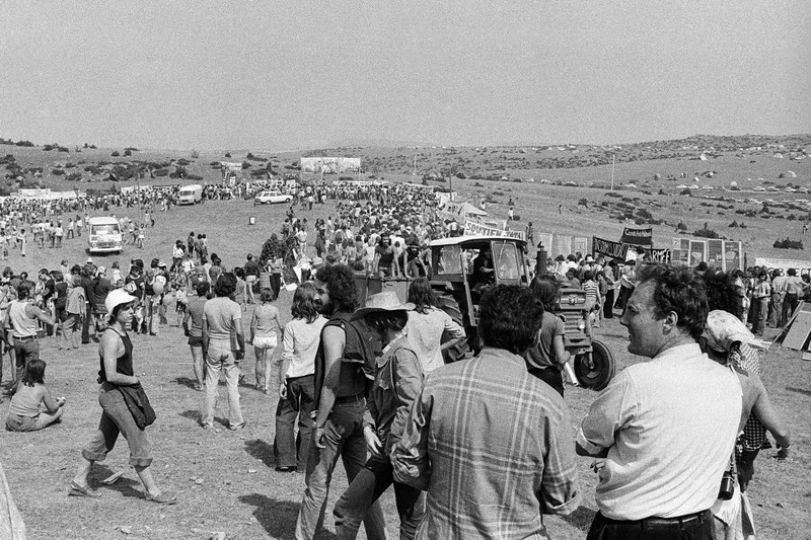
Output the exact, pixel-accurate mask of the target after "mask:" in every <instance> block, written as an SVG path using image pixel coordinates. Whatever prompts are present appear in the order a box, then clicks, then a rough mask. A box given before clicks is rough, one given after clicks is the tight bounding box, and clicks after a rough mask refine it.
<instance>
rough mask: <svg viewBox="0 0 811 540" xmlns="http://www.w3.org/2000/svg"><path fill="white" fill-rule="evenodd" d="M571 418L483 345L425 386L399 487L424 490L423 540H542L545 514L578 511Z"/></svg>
mask: <svg viewBox="0 0 811 540" xmlns="http://www.w3.org/2000/svg"><path fill="white" fill-rule="evenodd" d="M571 431H572V424H571V421H570V418H569V411H568V408H567V406H566V404H565V403H564V401H563V398H561V397H560V396H559V395H558V394H557V392H555V391H554V390H553V389H552V388H551V387H550V386H548V385H547V384H545V383H543V382H541V381H540V380H539V379H536V378H535V377H533V376H532V375H530V374H529V373H527V367H526V364H525V363H524V360H523V359H522V358H521V357H520V356H517V355H514V354H512V353H510V352H508V351H506V350H503V349H494V348H489V347H485V348H484V349H483V350H482V352H481V354H480V355H479V356H478V357H476V358H474V359H472V360H469V361H463V362H457V363H454V364H449V365H447V366H444V367H441V368H439V369H437V370H435V371H434V372H432V373H431V374H429V375H428V376H427V378H426V380H425V385H424V386H423V390H422V392H421V394H420V397H419V398H418V399H417V400H416V401H415V402H414V404H413V406H412V408H411V411H410V414H409V418H408V420H407V421H406V428H405V432H404V434H403V438H402V440H401V441H400V442H399V443H398V444H397V445H395V446H394V448H393V450H392V455H391V459H392V464H393V466H394V476H395V479H396V480H398V481H400V482H403V483H406V484H409V485H412V486H414V487H419V488H421V489H427V490H428V497H427V511H426V515H425V519H423V521H422V523H421V524H420V527H419V529H418V531H417V538H436V539H441V540H448V539H456V538H460V539H461V538H464V539H470V538H526V539H540V538H546V532H545V528H544V525H543V518H542V514H543V513H546V514H569V513H571V512H573V511H574V510H575V509H576V508H577V507H578V505H579V502H580V493H579V491H578V488H577V481H576V472H575V464H574V437H573V433H572V432H571Z"/></svg>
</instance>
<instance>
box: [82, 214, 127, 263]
mask: <svg viewBox="0 0 811 540" xmlns="http://www.w3.org/2000/svg"><path fill="white" fill-rule="evenodd" d="M87 232H88V235H87V244H88V248H87V250H88V252H90V253H91V254H93V253H121V250H122V249H123V248H124V239H123V237H122V235H121V226H120V225H119V223H118V220H117V219H116V218H114V217H92V218H90V219H88V220H87Z"/></svg>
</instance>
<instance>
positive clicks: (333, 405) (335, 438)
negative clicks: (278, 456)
mask: <svg viewBox="0 0 811 540" xmlns="http://www.w3.org/2000/svg"><path fill="white" fill-rule="evenodd" d="M315 287H316V290H317V291H318V294H319V296H320V298H321V313H323V314H324V315H325V316H326V317H328V318H329V321H328V322H327V323H326V324H325V325H324V328H323V330H322V331H321V344H320V345H319V347H318V353H317V354H316V359H315V400H316V401H315V404H314V409H315V410H316V414H315V434H314V442H315V445H313V446H311V447H310V455H309V456H308V458H307V475H306V483H307V488H306V489H305V490H304V498H303V499H302V502H301V508H300V509H299V515H298V520H297V522H296V538H297V539H298V540H303V539H310V538H313V537H314V536H315V535H316V533H317V532H318V530H319V529H320V528H321V525H322V523H323V521H324V509H325V507H326V504H327V496H328V495H329V484H330V481H331V479H332V472H333V470H334V469H335V465H336V463H337V462H338V457H339V456H340V457H342V458H343V462H344V468H345V469H346V476H347V478H348V480H349V482H350V483H351V482H352V480H353V479H354V478H355V475H356V474H357V473H358V472H359V471H360V470H361V468H362V467H363V466H364V464H365V462H366V440H365V438H364V436H363V416H364V413H365V412H366V398H365V390H366V380H367V377H366V375H365V374H366V373H369V375H370V376H372V374H373V373H374V358H375V353H376V352H377V351H379V350H380V348H381V347H380V343H379V342H378V341H377V339H376V338H375V337H374V333H373V332H370V331H369V329H368V328H367V327H365V325H364V324H363V323H362V322H361V321H352V320H350V318H351V316H352V313H353V311H354V310H355V307H356V302H357V300H356V296H357V295H356V289H355V281H354V277H353V274H352V269H351V268H349V266H347V265H345V264H337V265H332V266H325V267H322V268H320V269H319V270H318V272H317V273H316V276H315ZM364 523H365V526H366V536H367V537H368V538H385V521H384V519H383V513H382V511H381V510H380V506H379V505H378V504H377V503H375V504H373V505H372V506H371V507H370V508H369V511H368V512H367V514H366V518H365V519H364Z"/></svg>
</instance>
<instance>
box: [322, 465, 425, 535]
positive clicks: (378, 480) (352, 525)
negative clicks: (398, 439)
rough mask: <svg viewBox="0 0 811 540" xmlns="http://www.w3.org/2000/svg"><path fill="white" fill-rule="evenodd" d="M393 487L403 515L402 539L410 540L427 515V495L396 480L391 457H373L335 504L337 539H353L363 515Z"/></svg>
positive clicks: (401, 523) (401, 520) (401, 515)
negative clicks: (389, 458)
mask: <svg viewBox="0 0 811 540" xmlns="http://www.w3.org/2000/svg"><path fill="white" fill-rule="evenodd" d="M392 484H394V499H395V501H396V504H397V514H398V515H399V516H400V540H411V539H412V538H414V535H415V534H416V532H417V525H419V524H420V521H422V517H423V516H424V515H425V493H424V492H423V491H420V490H419V489H417V488H413V487H410V486H407V485H405V484H400V483H398V482H395V481H394V477H393V476H392V465H391V462H390V461H389V460H388V458H383V459H379V458H374V457H373V458H372V459H370V460H369V461H368V462H367V463H366V467H365V468H364V469H363V470H362V471H360V472H359V473H358V475H357V476H356V477H355V479H354V480H352V484H350V485H349V488H347V490H346V491H344V494H343V495H341V498H340V499H338V502H336V503H335V510H334V512H333V513H334V515H335V537H336V538H338V540H344V539H350V540H351V539H354V538H355V537H356V536H357V535H358V528H359V527H360V522H361V520H362V519H363V516H365V515H366V511H367V510H368V508H369V506H371V504H372V503H373V502H375V501H376V500H377V499H378V498H380V495H382V494H383V492H384V491H386V489H388V487H389V486H390V485H392Z"/></svg>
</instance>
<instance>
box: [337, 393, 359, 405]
mask: <svg viewBox="0 0 811 540" xmlns="http://www.w3.org/2000/svg"><path fill="white" fill-rule="evenodd" d="M364 399H365V396H364V394H363V392H361V393H359V394H354V395H352V396H338V397H336V398H335V403H354V402H356V401H363V400H364Z"/></svg>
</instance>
